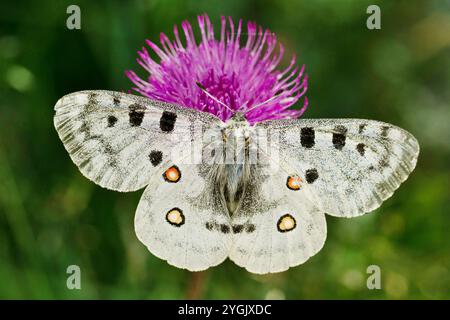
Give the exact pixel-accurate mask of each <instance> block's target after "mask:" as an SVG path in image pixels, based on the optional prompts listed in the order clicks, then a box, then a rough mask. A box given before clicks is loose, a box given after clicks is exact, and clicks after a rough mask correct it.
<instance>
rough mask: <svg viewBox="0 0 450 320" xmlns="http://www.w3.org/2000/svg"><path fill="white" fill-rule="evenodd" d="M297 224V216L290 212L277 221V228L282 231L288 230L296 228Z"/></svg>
mask: <svg viewBox="0 0 450 320" xmlns="http://www.w3.org/2000/svg"><path fill="white" fill-rule="evenodd" d="M296 226H297V222H296V221H295V218H294V217H293V216H292V215H290V214H289V213H287V214H285V215H283V216H281V217H280V219H278V222H277V229H278V231H280V232H288V231H291V230H294V229H295V227H296Z"/></svg>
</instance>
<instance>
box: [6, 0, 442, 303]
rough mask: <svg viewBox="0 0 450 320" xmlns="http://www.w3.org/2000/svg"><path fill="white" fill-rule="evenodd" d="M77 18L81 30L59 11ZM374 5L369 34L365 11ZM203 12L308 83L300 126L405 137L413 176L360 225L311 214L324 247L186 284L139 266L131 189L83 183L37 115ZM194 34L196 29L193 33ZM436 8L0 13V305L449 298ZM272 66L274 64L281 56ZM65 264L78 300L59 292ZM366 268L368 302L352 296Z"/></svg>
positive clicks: (120, 5) (112, 76) (225, 269)
mask: <svg viewBox="0 0 450 320" xmlns="http://www.w3.org/2000/svg"><path fill="white" fill-rule="evenodd" d="M70 4H78V5H79V6H80V7H81V26H82V29H81V30H68V29H67V28H66V19H67V17H68V15H67V14H66V8H67V6H68V5H70ZM370 4H378V5H379V6H380V7H381V23H382V29H381V30H373V31H371V30H368V29H367V28H366V19H367V17H368V14H366V8H367V6H368V5H370ZM205 12H206V13H208V14H209V16H210V17H211V19H212V21H213V22H214V24H215V26H216V27H217V26H218V25H219V23H218V22H219V16H220V15H230V16H232V17H233V18H234V19H238V18H243V19H246V20H247V19H251V20H254V21H256V22H258V23H259V24H261V25H263V26H264V27H267V28H270V29H271V30H272V31H274V32H275V33H277V35H278V36H279V38H280V39H281V41H282V42H283V43H284V45H285V47H286V49H287V50H286V52H287V57H290V55H291V54H294V53H295V54H297V56H298V58H299V60H300V62H302V63H305V64H306V66H307V72H308V74H309V76H310V80H309V91H308V97H309V99H310V107H309V109H308V110H307V112H306V114H305V115H304V117H308V118H310V117H311V118H318V117H341V118H351V117H359V118H368V119H377V120H381V121H385V122H390V123H393V124H395V125H398V126H401V127H403V128H405V129H407V130H408V131H410V132H411V133H413V134H414V135H415V136H416V137H417V139H418V140H419V142H420V145H421V154H420V157H419V161H418V165H417V168H416V170H415V171H414V172H413V173H412V175H411V176H410V178H409V179H408V180H407V181H406V182H405V183H404V185H402V186H401V187H400V189H399V190H398V191H397V192H396V193H395V195H394V196H393V197H392V198H391V199H389V200H388V201H386V202H385V203H384V204H383V206H382V207H381V208H380V209H378V210H376V212H375V213H373V214H369V215H365V216H363V217H360V218H355V219H338V218H333V217H327V221H328V239H327V241H326V243H325V247H324V248H323V250H322V251H321V252H319V253H318V254H317V255H316V256H315V257H313V258H312V259H310V260H309V261H308V262H307V263H306V264H304V265H302V266H299V267H296V268H291V269H290V270H289V271H287V272H284V273H281V274H274V275H266V276H256V275H252V274H250V273H248V272H246V271H245V270H243V269H241V268H239V267H237V266H235V265H234V264H233V263H232V262H230V261H228V260H227V261H226V262H225V263H223V264H222V265H220V266H218V267H215V268H212V269H210V270H208V271H207V272H205V273H201V274H192V273H190V272H188V271H185V270H179V269H176V268H174V267H171V266H169V265H168V264H166V262H164V261H161V260H159V259H157V258H156V257H154V256H153V255H151V254H150V253H149V252H148V251H147V249H146V248H145V247H144V245H142V244H141V243H140V242H139V241H138V240H137V238H136V236H135V233H134V225H133V218H134V212H135V209H136V207H137V203H138V201H139V197H140V195H141V193H142V192H141V191H139V192H134V193H128V194H123V193H118V192H113V191H107V190H105V189H102V188H100V187H98V186H96V185H94V183H92V182H90V181H88V180H87V179H85V178H84V177H83V176H82V175H81V174H80V172H79V171H78V169H77V168H76V166H75V165H74V164H73V163H72V161H71V160H70V158H69V156H68V154H67V152H66V151H65V149H64V148H63V145H62V143H61V141H60V140H59V139H58V136H57V134H56V132H55V129H54V127H53V106H54V104H55V102H56V101H57V99H58V98H60V97H61V96H63V95H64V94H67V93H70V92H73V91H77V90H82V89H108V90H117V91H122V90H125V91H126V90H128V89H129V88H131V83H130V81H129V80H128V79H127V78H126V77H125V76H124V70H126V69H134V70H136V71H138V74H140V75H143V72H142V70H140V67H139V66H138V65H137V63H136V62H135V58H136V57H137V54H136V51H137V50H138V49H139V48H140V47H142V46H143V45H144V40H145V39H147V38H148V39H152V40H154V41H157V40H158V39H159V32H161V31H163V32H165V33H167V34H170V35H172V27H173V25H174V24H180V23H181V21H182V20H184V19H189V21H191V23H193V24H196V18H195V17H196V15H198V14H201V13H205ZM196 30H198V29H196ZM449 49H450V2H449V1H440V0H434V1H433V0H431V1H430V0H416V1H361V0H353V1H351V0H341V1H324V0H321V1H276V2H275V1H259V0H258V1H257V0H254V1H242V0H232V1H230V0H229V1H206V0H203V1H195V0H190V1H143V0H141V1H127V2H125V1H124V2H118V1H95V2H94V1H76V2H74V1H45V2H44V1H26V2H20V1H2V2H1V4H0V57H1V64H0V88H1V95H0V298H7V299H11V298H32V299H54V298H59V299H72V298H75V299H79V298H88V299H91V298H94V299H97V298H107V299H119V298H123V299H134V298H143V299H162V298H163V299H178V298H185V297H196V298H208V299H211V298H220V299H232V298H250V299H264V298H281V299H283V298H286V299H304V298H309V299H317V298H326V299H333V298H336V299H346V298H358V299H374V298H375V299H401V298H405V299H413V298H418V299H429V298H438V299H443V298H447V299H448V298H450V270H449V267H450V257H449V253H450V237H449V231H450V223H449V222H450V219H449V208H450V201H449V173H450V171H449V164H448V162H449V154H450V130H449V125H448V122H449V119H450V108H449V101H450V90H449V88H450V50H449ZM286 60H287V59H286ZM72 264H75V265H79V266H80V267H81V272H82V280H81V281H82V282H81V285H82V289H81V290H68V289H67V288H66V279H67V276H68V275H67V274H66V268H67V267H68V266H69V265H72ZM372 264H375V265H379V266H380V268H381V273H382V289H381V290H368V289H367V287H366V279H367V276H368V275H367V273H366V268H367V267H368V266H369V265H372Z"/></svg>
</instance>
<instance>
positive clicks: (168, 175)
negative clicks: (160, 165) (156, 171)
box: [163, 166, 181, 183]
mask: <svg viewBox="0 0 450 320" xmlns="http://www.w3.org/2000/svg"><path fill="white" fill-rule="evenodd" d="M163 178H164V180H166V181H167V182H171V183H176V182H178V181H180V179H181V171H180V169H178V167H177V166H171V167H170V168H169V169H167V170H166V171H164V173H163Z"/></svg>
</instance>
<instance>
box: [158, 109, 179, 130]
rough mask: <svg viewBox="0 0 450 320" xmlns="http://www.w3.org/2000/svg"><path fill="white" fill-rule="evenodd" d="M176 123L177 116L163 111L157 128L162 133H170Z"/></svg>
mask: <svg viewBox="0 0 450 320" xmlns="http://www.w3.org/2000/svg"><path fill="white" fill-rule="evenodd" d="M176 121H177V115H176V114H175V113H173V112H170V111H164V112H163V114H162V116H161V119H160V120H159V127H160V128H161V130H162V131H164V132H171V131H172V130H173V128H174V127H175V122H176Z"/></svg>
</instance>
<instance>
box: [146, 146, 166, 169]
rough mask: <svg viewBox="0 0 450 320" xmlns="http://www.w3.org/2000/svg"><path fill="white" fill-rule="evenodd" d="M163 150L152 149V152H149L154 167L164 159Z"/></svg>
mask: <svg viewBox="0 0 450 320" xmlns="http://www.w3.org/2000/svg"><path fill="white" fill-rule="evenodd" d="M162 155H163V154H162V152H161V151H157V150H152V152H150V154H149V156H148V157H149V158H150V162H151V163H152V165H153V166H154V167H156V166H157V165H158V164H160V163H161V161H162Z"/></svg>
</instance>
